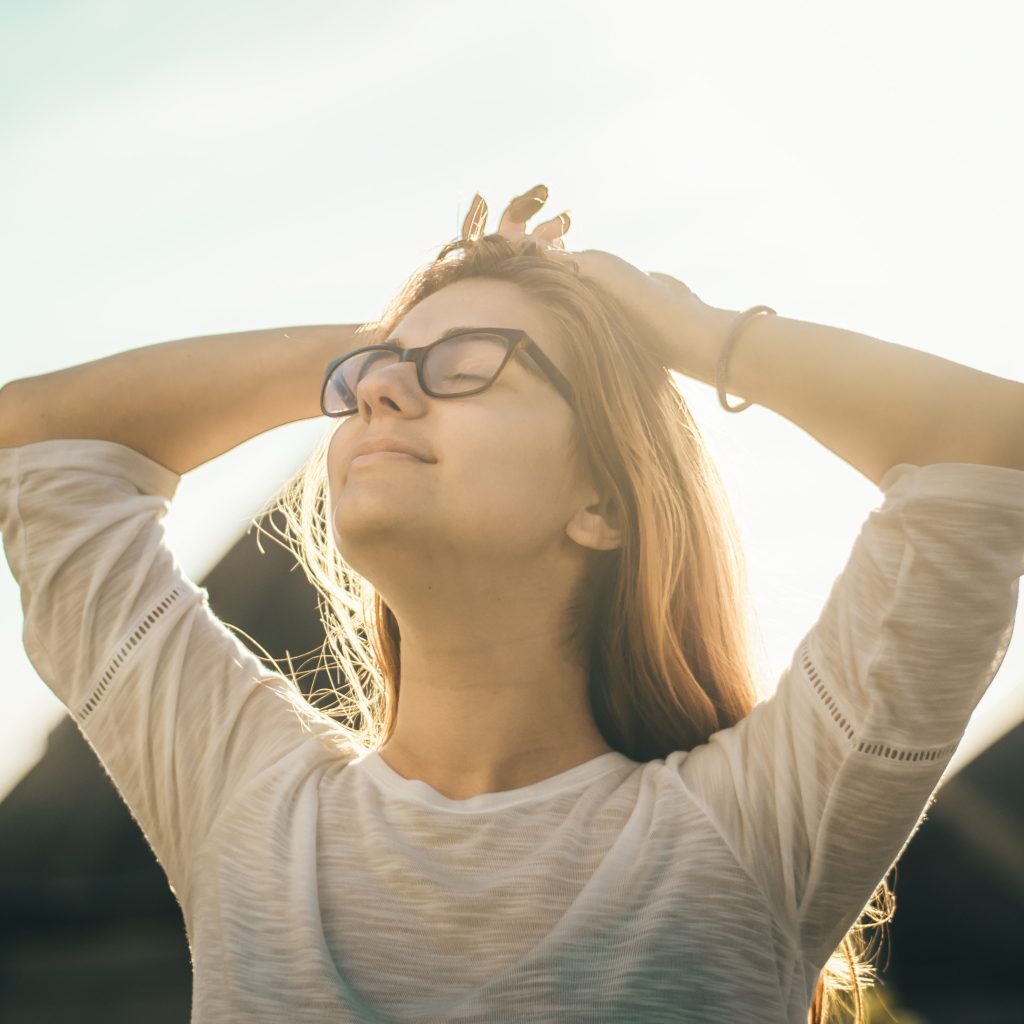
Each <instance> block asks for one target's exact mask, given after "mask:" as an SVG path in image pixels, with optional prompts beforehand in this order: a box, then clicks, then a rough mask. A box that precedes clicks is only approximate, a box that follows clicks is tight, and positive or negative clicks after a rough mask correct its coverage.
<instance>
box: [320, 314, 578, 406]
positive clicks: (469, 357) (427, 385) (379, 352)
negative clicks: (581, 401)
mask: <svg viewBox="0 0 1024 1024" xmlns="http://www.w3.org/2000/svg"><path fill="white" fill-rule="evenodd" d="M518 351H523V352H526V353H527V354H528V355H529V357H530V358H531V359H533V361H534V362H535V363H536V364H537V366H538V367H539V368H540V369H541V371H542V372H543V373H544V374H545V375H546V376H547V377H548V379H549V380H550V381H551V383H552V384H554V386H555V387H556V388H557V389H558V391H559V393H560V394H561V395H562V397H563V398H565V400H566V401H567V402H568V403H569V405H570V406H572V408H573V409H575V408H576V403H575V400H574V398H573V390H572V385H571V384H570V383H569V381H568V380H566V378H565V377H564V376H563V374H562V373H561V371H560V370H559V369H558V367H557V366H555V364H554V363H553V362H551V360H550V359H548V357H547V356H546V355H544V353H543V352H542V351H541V349H540V347H539V346H538V345H537V343H536V342H534V341H533V340H532V339H531V338H530V337H529V336H528V335H527V334H526V332H525V331H520V330H517V329H516V328H511V327H467V328H456V329H452V330H451V331H448V332H446V333H445V334H444V335H442V336H441V337H440V338H438V340H437V341H435V342H432V343H431V344H429V345H424V346H422V347H420V348H405V349H403V348H400V347H399V346H398V345H395V344H391V343H385V344H383V345H367V346H366V347H365V348H357V349H356V350H355V351H354V352H347V353H346V354H345V355H343V356H341V357H340V358H338V359H335V360H334V361H333V362H332V363H330V364H329V365H328V367H327V370H326V372H325V373H324V384H323V388H322V389H321V392H320V409H321V410H322V412H323V414H324V415H325V416H351V415H352V413H354V412H357V411H358V409H359V402H358V399H357V398H356V389H357V388H358V386H359V383H360V381H362V380H363V379H364V378H365V377H366V376H367V375H368V374H370V373H372V372H373V371H374V370H377V369H379V368H381V367H383V366H393V365H394V364H395V363H405V362H412V363H415V364H416V377H417V379H418V380H419V385H420V387H421V388H422V389H423V391H424V393H425V394H428V395H430V396H431V397H432V398H463V397H464V396H466V395H476V394H479V393H480V392H481V391H486V390H487V389H488V388H489V387H490V386H491V385H492V384H493V383H494V382H495V381H496V380H497V379H498V375H499V374H500V373H501V371H502V370H503V369H504V368H505V366H506V365H507V364H508V362H509V360H511V359H512V357H513V356H514V355H515V354H516V352H518Z"/></svg>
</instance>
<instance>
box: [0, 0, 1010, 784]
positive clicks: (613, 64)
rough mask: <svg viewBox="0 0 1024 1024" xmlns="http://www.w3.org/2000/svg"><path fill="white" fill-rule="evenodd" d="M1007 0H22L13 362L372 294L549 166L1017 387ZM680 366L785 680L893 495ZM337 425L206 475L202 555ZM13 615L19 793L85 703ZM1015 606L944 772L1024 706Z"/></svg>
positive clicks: (392, 286)
mask: <svg viewBox="0 0 1024 1024" xmlns="http://www.w3.org/2000/svg"><path fill="white" fill-rule="evenodd" d="M1014 8H1015V5H1014V4H1011V3H1009V2H1002V3H993V2H980V3H975V4H972V5H971V6H970V7H969V8H968V7H966V6H963V5H951V4H934V3H925V2H896V3H894V2H892V0H887V2H878V0H866V2H859V3H857V4H856V5H852V4H839V3H822V2H820V0H818V2H799V3H797V2H788V0H787V2H774V3H772V4H770V5H767V4H761V3H755V2H746V3H736V2H717V3H715V4H707V3H700V4H697V3H684V2H678V0H675V2H663V3H650V2H645V0H633V2H631V3H629V4H622V3H619V4H612V3H606V2H604V0H588V2H580V0H564V2H563V0H545V2H534V0H527V2H522V3H516V4H496V3H492V4H482V3H480V2H479V0H477V2H473V3H470V2H435V3H431V4H422V3H413V2H401V3H398V2H391V3H389V2H377V3H374V4H366V3H346V2H338V0H334V2H325V0H324V2H312V0H293V2H290V3H288V4H280V3H268V2H263V0H245V2H235V0H230V2H224V0H203V2H197V0H177V2H175V3H174V4H170V3H163V4H158V3H153V2H145V0H142V2H140V0H132V2H128V0H104V2H99V0H62V2H56V0H32V2H31V3H29V2H28V0H0V189H2V193H3V196H4V200H3V202H2V203H0V238H2V239H3V244H2V245H0V281H2V282H3V285H2V291H3V302H2V310H3V319H4V330H3V332H2V334H0V384H3V383H5V382H6V381H8V380H13V379H17V378H20V377H27V376H31V375H34V374H41V373H47V372H50V371H52V370H56V369H60V368H63V367H66V366H70V365H73V364H77V363H81V362H86V361H90V360H93V359H97V358H100V357H102V356H107V355H111V354H113V353H117V352H122V351H125V350H127V349H130V348H134V347H137V346H140V345H148V344H152V343H155V342H159V341H168V340H172V339H176V338H184V337H190V336H195V335H207V334H216V333H222V332H227V331H240V330H249V329H257V328H263V327H276V326H285V325H298V324H323V323H358V322H362V321H364V320H369V319H373V318H375V317H376V316H378V315H379V314H380V312H381V311H382V309H383V307H384V305H385V304H386V302H387V301H388V300H389V299H390V298H391V296H392V295H393V293H394V292H395V291H396V290H397V289H398V287H399V286H400V285H401V284H402V283H403V281H404V280H405V279H406V277H407V276H408V275H409V274H410V273H411V272H412V271H413V270H414V269H415V268H416V267H418V266H420V265H421V264H423V263H425V262H428V261H429V260H431V259H432V258H433V257H434V255H435V254H436V252H437V251H438V249H439V248H440V247H441V246H442V245H443V244H444V243H445V242H447V241H449V240H451V239H452V238H454V237H456V236H457V234H458V232H459V227H460V225H461V222H462V218H463V217H464V216H465V214H466V212H467V211H468V208H469V203H470V200H471V199H472V197H473V194H474V193H475V192H477V191H479V192H480V193H481V194H482V195H483V196H484V197H485V198H486V199H487V201H488V203H489V205H490V207H491V210H492V214H491V218H492V219H491V221H490V224H489V227H490V229H491V230H495V229H496V227H497V217H498V214H499V213H500V210H501V209H502V208H503V207H504V205H505V204H506V202H507V201H508V200H509V199H510V198H511V197H512V196H514V195H518V194H520V193H522V192H525V191H526V190H527V189H529V188H530V187H532V186H533V185H534V184H537V183H540V182H543V183H545V184H546V185H548V187H549V189H550V192H551V197H550V199H549V202H548V204H547V206H546V207H545V210H544V214H545V216H554V215H555V214H556V213H558V212H560V211H561V210H566V209H568V210H570V211H571V214H572V224H573V226H572V228H571V230H570V232H569V234H568V236H567V239H566V241H567V244H568V246H569V248H570V249H603V250H606V251H609V252H613V253H615V254H616V255H619V256H621V257H622V258H624V259H627V260H629V261H630V262H633V263H635V264H636V265H637V266H638V267H640V268H641V269H643V270H646V271H658V272H661V273H666V274H671V275H672V276H674V277H678V278H679V279H681V280H683V281H685V282H686V283H687V284H688V285H689V286H690V287H691V288H692V289H693V290H694V291H696V292H697V294H698V295H700V296H701V298H702V299H704V301H706V302H709V303H711V304H713V305H718V306H721V307H723V308H728V309H737V310H739V309H745V308H748V307H749V306H753V305H755V304H761V303H764V304H767V305H769V306H771V307H772V308H773V309H775V310H777V312H778V313H779V314H780V315H782V316H785V317H790V318H795V319H800V320H806V321H811V322H815V323H820V324H829V325H833V326H839V327H845V328H847V329H850V330H855V331H859V332H861V333H864V334H869V335H871V336H873V337H877V338H880V339H882V340H884V341H891V342H896V343H899V344H902V345H908V346H911V347H914V348H917V349H921V350H923V351H926V352H931V353H934V354H936V355H940V356H943V357H945V358H947V359H953V360H956V361H957V362H960V363H963V364H965V365H968V366H972V367H975V368H977V369H980V370H984V371H986V372H988V373H992V374H997V375H999V376H1002V377H1007V378H1011V379H1014V380H1018V381H1024V345H1022V344H1021V341H1022V339H1024V327H1022V326H1021V323H1022V320H1021V315H1020V310H1019V308H1018V307H1017V304H1016V301H1015V300H1016V298H1017V296H1018V295H1019V291H1020V285H1019V282H1020V277H1021V272H1022V270H1024V260H1022V255H1021V244H1020V239H1021V237H1022V231H1024V199H1022V197H1021V190H1020V182H1021V181H1024V144H1022V142H1021V135H1020V132H1019V130H1017V129H1014V128H1013V125H1015V124H1017V123H1019V117H1020V109H1019V106H1020V97H1021V96H1022V95H1024V62H1021V61H1020V59H1019V52H1018V46H1019V43H1018V40H1019V34H1018V33H1017V32H1016V30H1015V29H1016V17H1015V10H1014ZM541 219H544V218H543V217H542V218H541ZM226 383H227V382H226ZM679 384H680V388H681V390H682V391H683V394H684V396H685V397H686V399H687V401H688V402H689V404H690V406H691V409H692V410H693V413H694V417H695V419H696V420H697V423H698V426H699V427H700V429H701V431H702V433H703V435H704V437H705V440H706V442H707V444H708V446H709V448H710V450H711V453H712V456H713V458H714V459H715V461H716V463H717V464H718V467H719V470H720V472H721V474H722V476H723V478H724V480H725V483H726V488H727V491H728V493H729V496H730V498H731V500H732V503H733V509H734V511H735V513H736V517H737V520H738V523H739V528H740V533H741V538H742V541H743V544H744V549H745V551H746V555H747V559H748V562H749V566H750V577H751V590H752V600H753V603H754V607H755V611H756V615H757V624H758V628H759V632H760V636H759V637H758V639H759V643H760V645H761V651H762V656H763V659H764V666H765V673H766V677H767V678H768V679H769V681H770V685H769V686H768V688H767V690H766V691H765V692H763V693H762V696H766V695H767V693H768V692H770V690H771V689H772V688H773V687H774V683H775V682H776V681H777V679H778V677H779V675H780V674H781V672H782V671H784V670H785V668H786V667H787V666H788V665H789V663H790V661H791V660H792V657H793V654H794V652H795V650H796V647H797V645H798V643H799V641H800V640H801V639H802V637H803V636H804V634H805V633H806V632H807V630H808V629H809V628H810V627H811V626H812V625H813V624H814V622H815V621H816V619H817V617H818V614H819V612H820V610H821V607H822V606H823V604H824V601H825V599H826V597H827V596H828V593H829V591H830V589H831V586H832V584H833V582H834V581H835V579H836V577H837V576H838V574H839V573H840V572H841V571H842V569H843V567H844V566H845V564H846V561H847V559H848V557H849V554H850V550H851V547H852V544H853V542H854V540H855V538H856V536H857V534H858V532H859V531H860V529H861V526H862V524H863V522H864V520H865V519H866V518H867V516H868V515H869V513H870V512H871V511H872V510H873V509H874V508H875V507H877V506H878V505H879V503H880V501H881V498H882V495H881V492H880V491H879V490H878V488H877V487H876V486H875V485H874V484H873V483H872V482H871V481H870V480H868V479H867V478H865V477H863V476H861V475H860V474H859V473H858V472H857V471H856V470H855V469H853V468H852V467H851V466H849V465H847V464H846V463H844V462H842V461H841V460H840V459H838V458H837V457H836V456H835V455H833V454H832V453H831V452H830V451H828V450H827V449H825V448H824V447H823V446H821V445H820V444H819V443H818V442H817V441H815V439H814V438H813V437H811V436H810V435H809V434H807V433H805V432H804V431H802V430H801V429H800V428H798V427H797V426H795V425H794V424H793V423H791V422H789V421H788V420H786V419H784V418H783V417H781V416H780V415H778V414H776V413H774V412H772V411H771V410H768V409H764V408H761V407H759V406H754V407H752V408H750V409H748V410H746V411H745V412H743V413H742V414H740V415H729V414H728V413H726V412H725V411H724V410H722V409H721V408H720V407H719V405H718V401H717V396H716V395H715V392H714V390H713V389H712V388H710V387H708V386H707V385H705V384H703V383H701V382H697V381H693V380H690V379H688V378H685V377H680V378H679ZM732 401H733V402H734V403H735V402H736V401H737V398H736V397H734V398H733V399H732ZM329 426H330V422H329V421H327V420H326V419H314V420H308V421H304V422H301V423H295V424H289V425H287V426H284V427H281V428H279V429H277V430H273V431H270V432H268V433H266V434H263V435H261V436H260V437H257V438H254V439H252V440H251V441H248V442H246V443H245V444H243V445H240V446H239V447H237V448H235V449H234V450H232V451H231V452H229V453H227V454H225V455H223V456H221V457H220V458H218V459H214V460H212V461H211V462H209V463H207V464H205V465H203V466H201V467H199V468H198V469H196V470H194V471H192V472H191V473H187V474H185V476H184V477H183V478H182V480H181V483H180V485H179V489H178V492H177V494H176V496H175V499H174V503H173V507H172V510H171V512H170V514H169V516H168V518H167V520H166V524H167V528H168V535H169V536H168V541H169V543H170V544H171V546H172V548H173V549H174V550H175V551H176V553H177V555H178V557H179V560H180V562H181V564H182V566H183V567H184V569H185V570H186V572H187V573H188V574H189V575H190V576H191V577H192V578H193V579H196V580H199V579H201V578H202V577H203V575H204V574H205V573H206V572H207V571H208V570H209V569H211V568H212V567H213V565H215V564H216V562H217V561H218V560H219V558H220V557H221V556H222V555H223V554H224V553H225V552H226V551H227V550H228V549H229V548H230V547H231V545H232V544H233V543H234V541H235V540H236V539H237V538H238V536H240V534H241V533H242V532H244V530H245V529H246V527H247V525H248V523H249V520H250V517H251V516H253V515H254V514H255V513H256V511H257V509H258V508H259V507H260V505H261V504H262V503H263V501H264V499H265V498H266V497H267V496H268V495H269V494H270V493H272V492H273V491H274V490H276V488H277V487H278V486H279V485H280V484H281V483H282V482H283V481H284V479H285V478H286V477H287V476H289V475H290V474H291V471H292V470H293V469H294V468H295V467H297V466H298V465H299V463H301V462H302V461H303V460H304V458H305V456H306V454H307V453H308V452H309V450H310V449H311V448H312V447H313V445H314V444H315V442H316V441H317V440H318V439H319V438H320V437H321V436H322V434H323V432H324V431H325V429H327V428H328V427H329ZM21 628H22V618H21V608H20V601H19V592H18V588H17V584H16V583H15V581H14V578H13V576H12V575H11V574H10V572H9V571H0V643H3V645H4V649H5V650H6V651H7V652H8V656H7V659H6V671H5V672H4V674H3V676H2V678H0V797H2V795H4V794H5V793H6V792H7V791H8V790H9V789H10V788H11V787H12V786H13V785H14V784H16V782H17V781H18V779H19V778H21V777H22V776H23V775H24V773H25V772H26V771H27V770H28V769H29V768H30V767H31V765H32V764H33V763H34V762H35V761H36V760H37V759H38V758H39V756H40V755H41V754H42V752H43V749H44V744H45V739H46V735H47V733H48V732H49V730H50V729H51V728H52V727H53V726H54V725H55V724H56V723H57V722H58V721H59V720H60V718H61V717H62V716H63V715H64V714H65V711H64V709H63V707H62V705H60V703H59V702H58V701H57V699H56V698H55V697H54V696H53V695H52V694H51V693H50V691H49V690H48V689H47V688H46V686H45V685H44V684H43V683H42V681H41V680H40V679H39V678H38V676H37V675H36V673H35V670H34V669H33V667H32V666H31V664H30V663H29V661H28V659H27V656H26V655H25V653H24V649H23V647H22V644H21ZM1020 633H1021V630H1020V629H1016V630H1015V635H1014V640H1013V641H1012V642H1011V646H1010V650H1009V651H1008V653H1007V656H1006V659H1005V661H1004V664H1003V666H1002V669H1001V670H1000V672H999V674H998V675H997V677H996V679H995V681H994V682H993V684H992V686H991V687H990V688H989V691H988V693H987V694H986V695H985V697H984V698H983V700H982V702H981V704H980V705H979V706H978V708H977V710H976V711H975V713H974V716H973V718H972V720H971V723H970V725H969V727H968V730H967V733H966V735H965V737H964V740H963V742H962V743H961V746H960V749H959V751H958V753H957V755H956V757H955V759H954V761H953V764H952V765H951V766H950V769H949V773H952V772H955V771H957V770H959V768H960V767H962V766H963V765H964V764H966V763H967V762H968V761H969V760H970V759H972V758H973V757H975V756H977V754H978V753H979V752H980V751H981V750H983V749H984V748H985V747H986V746H987V745H988V744H989V743H991V742H993V740H995V739H996V738H998V736H1000V735H1002V734H1003V733H1004V732H1006V731H1007V730H1008V729H1010V728H1012V727H1013V726H1014V725H1016V724H1017V723H1018V722H1019V721H1021V720H1022V718H1024V649H1022V644H1024V642H1022V641H1020ZM256 639H257V640H258V639H259V638H258V637H257V638H256ZM949 773H947V775H948V774H949Z"/></svg>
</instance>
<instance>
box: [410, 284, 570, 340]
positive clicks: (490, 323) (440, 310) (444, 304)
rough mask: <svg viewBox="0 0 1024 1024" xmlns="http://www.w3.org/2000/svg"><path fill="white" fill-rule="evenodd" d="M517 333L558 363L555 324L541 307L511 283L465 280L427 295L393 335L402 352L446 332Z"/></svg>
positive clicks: (556, 329) (556, 328)
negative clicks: (465, 329)
mask: <svg viewBox="0 0 1024 1024" xmlns="http://www.w3.org/2000/svg"><path fill="white" fill-rule="evenodd" d="M460 326H461V327H515V328H518V329H519V330H523V331H526V333H527V334H528V335H529V336H530V337H531V338H532V339H533V340H534V341H536V342H537V344H538V345H540V346H541V348H543V349H544V351H545V353H546V354H549V355H551V356H552V357H554V358H558V356H559V354H560V352H561V345H560V342H559V339H558V327H557V324H556V321H555V320H554V318H553V317H552V316H551V314H550V313H549V312H548V311H547V310H546V309H545V308H544V306H543V305H542V304H541V303H539V302H537V301H536V300H535V299H534V298H532V297H531V296H530V295H529V294H528V293H527V292H525V291H524V290H523V289H522V288H520V287H519V286H518V285H516V284H513V283H512V282H511V281H497V280H494V279H492V278H468V279H466V280H463V281H456V282H455V283H454V284H450V285H447V286H446V287H444V288H442V289H441V290H440V291H437V292H434V294H433V295H428V296H427V298H425V299H424V300H423V301H422V302H420V303H418V304H417V305H416V306H414V307H413V308H412V309H410V310H409V312H408V313H407V314H406V315H405V316H404V317H403V318H402V320H400V321H399V323H398V324H397V325H396V326H395V329H394V330H393V331H392V332H391V337H397V338H399V339H400V340H401V342H402V344H403V345H404V346H405V347H406V348H412V347H414V346H416V345H427V344H429V343H430V342H431V341H433V340H434V339H435V338H437V337H438V336H439V335H441V334H442V333H443V332H444V331H446V330H447V329H448V328H450V327H460Z"/></svg>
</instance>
